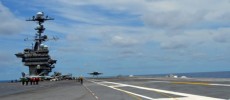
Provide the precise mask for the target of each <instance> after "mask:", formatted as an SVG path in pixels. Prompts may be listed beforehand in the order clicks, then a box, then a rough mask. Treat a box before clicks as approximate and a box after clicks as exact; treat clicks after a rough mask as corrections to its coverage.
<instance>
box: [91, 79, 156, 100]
mask: <svg viewBox="0 0 230 100" xmlns="http://www.w3.org/2000/svg"><path fill="white" fill-rule="evenodd" d="M91 82H93V83H95V84H99V85H102V86H105V87H109V88H112V89H114V90H118V91H122V92H125V93H128V94H132V95H135V96H138V97H142V98H145V99H148V100H154V98H151V97H148V96H144V95H140V94H136V93H133V92H130V91H126V90H122V89H118V88H115V87H112V86H108V85H105V84H101V82H99V83H97V82H94V81H91Z"/></svg>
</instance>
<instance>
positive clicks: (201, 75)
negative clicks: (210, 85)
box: [141, 71, 230, 78]
mask: <svg viewBox="0 0 230 100" xmlns="http://www.w3.org/2000/svg"><path fill="white" fill-rule="evenodd" d="M170 74H173V75H177V76H179V77H180V76H187V77H191V78H230V71H219V72H194V73H169V74H155V75H141V76H156V77H157V76H167V75H170Z"/></svg>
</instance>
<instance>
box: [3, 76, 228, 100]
mask: <svg viewBox="0 0 230 100" xmlns="http://www.w3.org/2000/svg"><path fill="white" fill-rule="evenodd" d="M0 86H1V87H0V98H1V100H228V99H230V95H229V94H230V91H229V90H230V79H204V78H185V79H181V78H149V77H131V78H130V77H122V78H87V79H84V83H83V85H81V84H80V83H79V82H78V81H76V80H63V81H55V82H48V81H46V82H40V83H39V85H31V86H30V85H28V86H23V85H21V84H20V83H1V85H0Z"/></svg>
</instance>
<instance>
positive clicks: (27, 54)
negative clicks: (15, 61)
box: [15, 12, 57, 76]
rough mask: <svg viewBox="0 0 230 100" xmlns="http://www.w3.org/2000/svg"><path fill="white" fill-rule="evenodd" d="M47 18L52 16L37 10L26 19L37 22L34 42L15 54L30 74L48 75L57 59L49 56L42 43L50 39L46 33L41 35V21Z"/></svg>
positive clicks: (42, 32)
mask: <svg viewBox="0 0 230 100" xmlns="http://www.w3.org/2000/svg"><path fill="white" fill-rule="evenodd" d="M47 20H54V18H50V17H49V16H45V15H44V13H43V12H38V13H37V14H36V15H35V16H33V17H32V18H31V19H28V20H26V21H34V22H37V24H38V25H37V27H36V28H35V30H36V31H37V33H36V34H35V37H34V39H33V40H34V42H35V43H34V45H33V47H32V48H25V49H24V52H20V53H17V54H15V55H16V56H17V57H18V58H22V62H23V63H24V65H25V66H28V67H29V75H30V76H48V74H49V73H50V72H51V71H52V69H53V68H54V67H55V66H54V64H55V63H56V61H57V60H54V59H52V58H51V57H50V55H49V50H48V46H47V45H45V44H43V42H45V41H47V40H50V39H48V36H47V35H43V34H44V31H45V28H44V25H43V23H44V22H45V21H47ZM53 40H56V38H54V39H53Z"/></svg>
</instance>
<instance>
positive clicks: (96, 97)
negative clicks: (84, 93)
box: [83, 85, 99, 100]
mask: <svg viewBox="0 0 230 100" xmlns="http://www.w3.org/2000/svg"><path fill="white" fill-rule="evenodd" d="M83 86H84V87H85V88H86V89H87V90H88V91H89V92H90V93H91V94H92V95H93V96H94V98H95V99H96V100H99V98H98V96H96V95H95V93H94V92H93V91H91V90H90V89H89V88H88V87H86V86H85V85H83Z"/></svg>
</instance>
